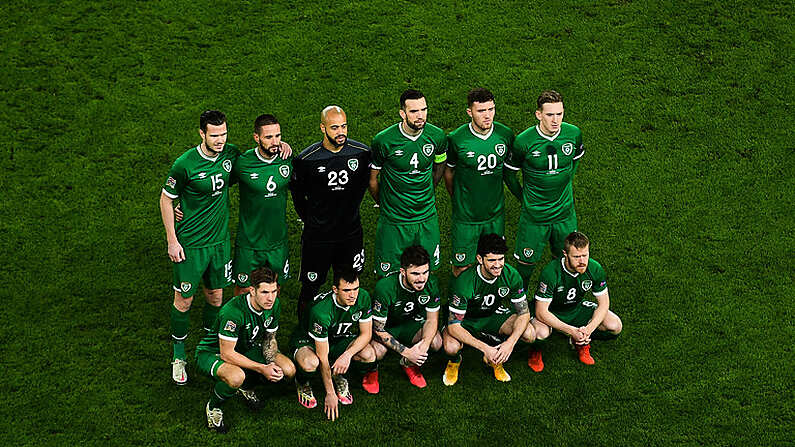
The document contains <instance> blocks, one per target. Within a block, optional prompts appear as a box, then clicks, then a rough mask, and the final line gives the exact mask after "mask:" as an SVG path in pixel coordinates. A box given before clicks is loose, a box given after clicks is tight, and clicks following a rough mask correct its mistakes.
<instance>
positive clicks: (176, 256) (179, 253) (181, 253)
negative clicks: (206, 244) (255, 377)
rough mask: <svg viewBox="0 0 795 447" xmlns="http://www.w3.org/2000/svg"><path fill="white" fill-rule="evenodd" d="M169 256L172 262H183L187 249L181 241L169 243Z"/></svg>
mask: <svg viewBox="0 0 795 447" xmlns="http://www.w3.org/2000/svg"><path fill="white" fill-rule="evenodd" d="M168 257H169V258H170V259H171V261H172V262H182V261H184V260H185V250H183V249H182V245H180V243H179V242H174V243H173V244H168Z"/></svg>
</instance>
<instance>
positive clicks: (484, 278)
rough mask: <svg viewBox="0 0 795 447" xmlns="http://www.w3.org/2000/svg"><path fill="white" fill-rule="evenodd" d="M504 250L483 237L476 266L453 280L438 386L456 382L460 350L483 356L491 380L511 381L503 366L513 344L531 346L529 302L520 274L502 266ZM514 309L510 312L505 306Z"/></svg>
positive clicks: (493, 238) (496, 239) (497, 239)
mask: <svg viewBox="0 0 795 447" xmlns="http://www.w3.org/2000/svg"><path fill="white" fill-rule="evenodd" d="M506 251H508V247H507V245H506V244H505V239H503V238H502V237H501V236H499V235H497V234H493V233H492V234H484V235H483V236H481V237H480V239H479V240H478V249H477V255H476V259H477V262H478V265H477V266H476V267H474V268H471V269H467V270H466V271H464V272H463V273H461V275H459V276H458V277H457V278H454V279H453V285H452V287H451V288H452V296H451V298H450V302H449V307H450V317H449V320H448V322H447V327H445V329H444V331H443V332H442V336H443V341H444V350H445V352H446V353H447V356H448V362H447V367H446V368H445V371H444V376H443V377H442V381H443V382H444V384H445V385H447V386H450V385H454V384H455V383H456V382H457V381H458V368H459V366H460V365H461V354H460V351H461V348H463V347H464V345H468V346H471V347H473V348H475V349H477V350H478V351H480V352H482V353H483V362H484V363H487V364H488V365H489V366H491V367H492V368H493V369H494V377H495V378H496V379H497V380H499V381H501V382H507V381H509V380H511V376H510V375H508V373H507V372H506V371H505V369H504V368H503V364H504V363H505V362H506V361H507V360H508V358H509V357H510V356H511V353H513V350H514V347H515V346H516V343H517V342H519V340H520V339H521V340H522V341H523V342H525V343H532V342H533V341H534V340H535V333H534V331H533V326H532V325H530V324H528V323H529V322H530V311H529V309H528V305H527V297H526V295H525V292H524V287H523V286H522V278H521V277H520V276H519V273H518V272H517V271H516V269H514V268H513V267H511V266H510V265H508V264H506V263H505V252H506ZM508 300H510V302H511V303H512V304H513V309H510V308H508V307H507V306H506V305H507V301H508Z"/></svg>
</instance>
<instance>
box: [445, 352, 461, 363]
mask: <svg viewBox="0 0 795 447" xmlns="http://www.w3.org/2000/svg"><path fill="white" fill-rule="evenodd" d="M446 356H447V361H448V362H453V363H461V353H460V352H458V353H456V354H453V355H450V354H446Z"/></svg>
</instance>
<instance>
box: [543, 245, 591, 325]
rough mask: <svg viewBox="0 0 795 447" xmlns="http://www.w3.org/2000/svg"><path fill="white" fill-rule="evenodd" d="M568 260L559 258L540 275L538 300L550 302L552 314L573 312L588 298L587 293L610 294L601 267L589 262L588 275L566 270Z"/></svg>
mask: <svg viewBox="0 0 795 447" xmlns="http://www.w3.org/2000/svg"><path fill="white" fill-rule="evenodd" d="M565 262H566V259H565V258H560V259H556V260H554V261H552V262H550V263H549V264H547V266H546V267H544V270H543V271H542V272H541V277H540V278H539V282H538V290H536V295H535V299H536V300H538V301H549V302H550V304H549V311H550V312H552V313H556V314H557V313H565V312H569V311H572V310H574V309H576V308H577V306H578V305H579V304H580V303H581V302H582V301H583V299H585V296H586V294H587V293H589V292H590V293H592V294H593V295H594V296H599V295H603V294H605V293H607V275H606V274H605V271H604V269H603V268H602V266H601V264H599V263H598V262H596V261H594V260H593V259H589V260H588V268H587V269H586V270H585V273H577V272H574V273H571V272H570V271H568V270H567V269H566V266H565Z"/></svg>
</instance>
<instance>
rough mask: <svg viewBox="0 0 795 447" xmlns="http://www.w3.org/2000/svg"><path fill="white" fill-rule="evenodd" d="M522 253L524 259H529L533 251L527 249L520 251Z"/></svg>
mask: <svg viewBox="0 0 795 447" xmlns="http://www.w3.org/2000/svg"><path fill="white" fill-rule="evenodd" d="M522 253H523V254H524V257H525V258H529V257H531V256H533V253H534V252H533V250H531V249H529V248H525V249H524V250H522Z"/></svg>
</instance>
